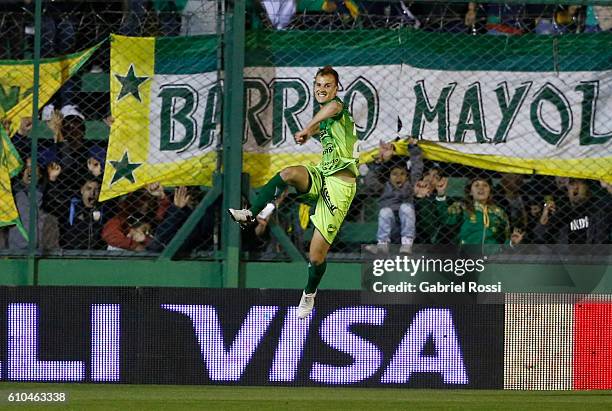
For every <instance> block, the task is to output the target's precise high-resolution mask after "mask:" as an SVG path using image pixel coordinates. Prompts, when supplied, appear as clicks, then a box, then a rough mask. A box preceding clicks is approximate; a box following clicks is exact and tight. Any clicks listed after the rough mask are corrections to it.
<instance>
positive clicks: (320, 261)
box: [309, 255, 325, 265]
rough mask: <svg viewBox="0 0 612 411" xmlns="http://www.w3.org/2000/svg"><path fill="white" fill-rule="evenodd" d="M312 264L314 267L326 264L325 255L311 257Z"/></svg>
mask: <svg viewBox="0 0 612 411" xmlns="http://www.w3.org/2000/svg"><path fill="white" fill-rule="evenodd" d="M309 260H310V264H312V265H321V264H323V263H324V262H325V256H323V255H310V257H309Z"/></svg>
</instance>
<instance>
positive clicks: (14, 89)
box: [0, 43, 102, 234]
mask: <svg viewBox="0 0 612 411" xmlns="http://www.w3.org/2000/svg"><path fill="white" fill-rule="evenodd" d="M100 44H102V43H100ZM100 44H97V45H96V46H93V47H91V48H89V49H87V50H84V51H81V52H79V53H74V54H70V55H67V56H63V57H58V58H53V59H44V60H41V64H40V83H39V84H40V86H39V91H38V108H41V107H42V106H43V105H45V104H46V103H47V101H48V100H49V99H50V98H51V97H52V96H53V95H54V94H55V93H56V92H57V91H58V90H59V89H60V87H61V86H62V85H63V84H64V83H65V82H66V80H68V79H69V78H70V77H71V76H72V75H73V74H74V73H76V72H77V71H78V70H79V69H80V68H81V67H82V66H83V64H85V62H87V60H88V59H89V57H91V55H92V54H93V53H94V52H95V51H96V50H97V49H98V47H100ZM33 88H34V65H33V62H32V61H31V60H23V61H15V60H0V119H2V120H5V121H7V122H8V127H9V133H10V135H13V133H15V132H16V131H17V129H18V128H19V123H20V121H21V119H22V118H23V117H31V116H32V103H33V94H32V92H33ZM0 129H1V130H0V141H1V144H0V226H4V225H12V224H17V225H18V226H19V228H20V231H21V232H22V234H24V233H25V232H24V231H23V229H22V228H23V227H21V223H20V220H19V214H18V212H17V209H16V207H15V201H14V199H13V194H12V190H11V178H12V177H14V176H16V175H17V174H18V173H19V171H20V170H21V167H22V165H23V163H22V160H21V159H20V158H19V155H18V153H17V151H16V150H15V147H14V146H13V144H12V143H11V141H10V139H9V135H7V133H6V131H5V129H4V127H0Z"/></svg>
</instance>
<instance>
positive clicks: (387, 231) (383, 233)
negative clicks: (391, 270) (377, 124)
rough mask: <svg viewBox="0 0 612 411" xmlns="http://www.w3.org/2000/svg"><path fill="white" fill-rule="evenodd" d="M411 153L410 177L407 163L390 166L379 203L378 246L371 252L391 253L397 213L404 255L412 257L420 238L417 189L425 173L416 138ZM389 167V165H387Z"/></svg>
mask: <svg viewBox="0 0 612 411" xmlns="http://www.w3.org/2000/svg"><path fill="white" fill-rule="evenodd" d="M408 152H409V154H410V177H408V169H407V168H406V163H405V162H403V161H400V160H396V161H393V160H392V161H391V165H390V166H388V170H389V174H388V175H389V177H388V180H387V182H386V183H385V185H384V189H383V192H382V194H381V196H380V198H379V200H378V204H379V207H380V209H379V212H378V231H377V234H376V240H377V241H378V244H376V245H374V244H371V245H368V246H366V250H367V251H369V252H374V253H376V252H383V253H386V252H388V251H389V244H390V243H391V240H392V233H393V231H394V227H396V224H397V219H396V214H397V215H398V216H399V222H400V235H401V247H400V250H399V251H400V253H407V254H410V253H411V252H412V244H413V243H414V238H415V235H416V215H415V211H414V187H415V185H416V183H417V181H419V179H420V178H421V175H422V173H423V158H422V151H421V149H420V148H419V147H418V146H417V145H416V140H415V139H410V140H409V142H408ZM385 166H386V165H385Z"/></svg>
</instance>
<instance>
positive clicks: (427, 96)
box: [245, 1, 612, 259]
mask: <svg viewBox="0 0 612 411" xmlns="http://www.w3.org/2000/svg"><path fill="white" fill-rule="evenodd" d="M608 13H609V8H605V7H602V6H595V7H593V6H588V7H586V6H584V7H576V6H558V5H551V4H548V5H527V6H525V5H518V4H497V3H496V4H468V3H444V2H435V3H434V2H351V1H335V2H334V1H319V2H315V1H313V2H305V1H304V2H298V4H297V7H296V8H291V7H289V6H288V4H287V3H283V2H275V1H269V2H265V1H264V2H262V3H261V7H259V8H256V10H255V13H254V15H253V16H252V18H251V20H250V24H251V26H250V27H251V28H252V30H251V31H249V33H248V35H247V54H246V56H247V66H248V67H247V69H246V74H245V77H246V86H245V87H246V97H247V102H246V105H247V130H246V134H247V142H246V144H245V151H246V152H247V153H250V152H251V151H257V150H258V149H259V150H261V147H265V148H266V149H265V150H266V152H267V153H270V152H272V153H274V154H272V155H268V156H265V157H264V158H265V160H263V159H262V160H260V161H259V162H258V161H257V157H249V160H250V161H252V162H254V164H250V165H249V164H248V163H247V165H246V171H248V172H251V180H252V181H253V182H254V185H259V184H263V183H264V181H263V180H262V179H258V178H257V177H253V176H254V175H256V176H261V175H262V174H266V173H265V172H263V171H268V172H269V173H268V174H266V176H269V175H270V174H271V173H272V172H274V171H278V170H280V169H281V168H282V167H284V166H287V165H295V164H300V163H301V164H305V163H309V162H310V163H316V162H318V160H319V157H318V155H319V154H320V153H319V152H320V150H321V148H320V145H318V143H313V144H312V145H311V147H309V148H304V147H298V146H295V145H294V144H293V141H292V139H291V136H292V134H293V133H295V132H296V131H298V130H299V128H300V127H301V126H304V125H305V124H306V122H307V121H308V120H309V119H310V118H311V117H312V115H313V113H314V112H315V111H316V107H315V106H316V104H315V102H314V98H313V95H312V81H313V77H314V74H315V72H316V70H317V69H318V68H320V67H322V66H324V65H327V64H330V65H332V66H334V67H335V68H336V69H337V71H338V72H339V74H340V82H341V90H340V92H339V96H340V97H341V98H342V99H343V100H344V102H345V103H346V105H347V106H349V108H350V110H351V111H352V113H353V116H354V118H355V122H356V124H357V132H358V135H359V139H360V146H361V147H360V148H361V155H360V160H361V165H360V176H359V177H358V188H357V194H356V196H355V198H354V200H353V203H352V205H351V208H350V211H349V213H348V215H347V217H346V219H345V221H344V224H343V226H342V228H341V230H340V232H339V234H338V236H337V237H336V240H335V243H334V245H333V246H332V249H331V254H330V256H331V258H332V259H334V258H336V259H346V258H349V259H350V258H356V257H358V256H359V250H360V245H362V244H372V245H374V247H370V249H371V250H374V251H376V250H378V251H384V250H386V249H387V245H386V244H388V243H396V244H399V243H405V244H411V243H414V244H480V243H489V242H491V243H507V242H510V241H511V239H512V240H515V241H518V240H519V239H520V240H522V241H521V243H522V244H536V243H538V244H542V243H546V244H551V243H591V244H592V243H609V242H610V233H611V231H610V217H609V216H610V204H611V202H610V198H611V197H610V194H611V193H612V189H611V187H610V185H609V179H610V171H609V170H610V169H609V164H610V163H609V157H610V145H609V138H610V132H611V131H612V117H611V116H610V114H609V113H610V112H611V111H610V108H612V106H611V103H612V102H611V99H610V95H609V94H608V95H607V96H605V97H604V96H603V93H608V92H609V90H610V83H609V78H610V77H609V76H610V71H609V70H610V53H609V50H610V48H609V44H610V33H609V32H602V31H609V29H610V27H609V24H610V23H609V14H608ZM274 29H277V30H276V31H273V30H274ZM281 29H282V30H281ZM600 32H601V33H600ZM578 73H579V74H578ZM589 81H590V83H589ZM586 84H591V86H586ZM595 84H598V85H597V86H595ZM585 86H586V87H587V88H588V87H601V88H600V89H599V90H598V91H596V92H595V93H598V95H599V99H598V100H597V102H596V103H593V101H592V100H590V98H591V97H589V96H592V95H593V94H592V93H593V91H591V92H586V94H584V93H583V91H582V90H585V89H584V88H583V87H585ZM604 89H605V90H608V91H606V92H604V91H603V90H604ZM591 90H594V89H591ZM553 94H554V95H556V96H558V98H557V97H552V95H553ZM544 95H547V96H549V97H551V99H550V100H549V99H548V97H544ZM513 98H514V100H512V99H513ZM585 99H586V100H585ZM542 100H547V102H543V101H542ZM553 100H555V101H557V103H553ZM561 100H563V103H561ZM264 101H265V103H264ZM511 101H514V103H511ZM585 101H586V102H585ZM500 104H501V105H502V106H500ZM512 104H516V105H515V106H514V107H515V109H516V110H512V109H510V111H506V110H508V109H509V107H510V106H511V105H512ZM591 104H596V105H597V106H598V108H597V109H596V116H598V118H595V117H592V113H593V111H590V110H591V109H589V108H588V107H594V106H591ZM552 106H555V107H557V109H555V108H553V107H552ZM561 106H563V107H565V108H561V109H559V107H561ZM281 111H282V113H283V114H280V112H281ZM511 111H512V112H513V114H510V112H511ZM502 112H505V113H506V114H503V113H502ZM563 113H565V114H563ZM570 113H571V114H570ZM419 116H420V117H419ZM564 116H566V117H564ZM589 116H591V117H590V120H586V117H589ZM570 117H571V118H570ZM562 118H565V120H563V119H562ZM585 121H587V122H588V121H590V122H591V123H590V124H591V125H590V127H591V129H590V131H591V132H594V130H599V131H597V132H594V133H593V134H590V136H592V137H593V138H594V139H596V140H588V139H589V137H587V136H586V135H587V134H588V133H589V132H588V131H586V127H588V126H587V125H586V124H587V123H585ZM581 122H582V123H581ZM563 130H565V131H566V132H567V134H563V133H564V131H563ZM569 130H572V131H571V132H570V131H569ZM579 130H581V131H579ZM553 135H556V136H557V137H553ZM595 135H597V137H595ZM410 137H413V138H415V139H418V140H419V144H418V147H420V150H419V149H417V148H416V145H414V148H413V145H409V144H408V140H409V138H410ZM569 139H572V140H573V141H574V143H573V144H569V145H568V144H566V143H568V141H569ZM513 140H514V141H517V140H518V141H520V143H514V144H503V143H511V142H512V141H513ZM543 140H546V142H545V143H543ZM587 140H588V141H589V142H587ZM446 141H448V142H456V143H460V144H461V145H462V146H463V147H465V150H464V152H465V153H478V155H476V156H474V157H470V158H466V157H462V156H454V155H450V154H449V153H448V152H447V153H445V154H440V153H437V152H436V147H434V146H432V144H431V143H434V142H435V143H436V146H439V145H440V144H441V143H443V142H446ZM578 141H580V143H578ZM411 142H412V141H411ZM591 143H593V145H590V144H591ZM595 144H597V145H599V147H600V148H601V150H602V151H599V153H598V154H595V151H598V149H595V151H591V150H590V149H592V148H594V147H595ZM442 145H444V146H445V147H446V148H455V147H456V146H455V147H454V146H453V144H442ZM485 145H486V146H487V147H486V148H483V147H482V146H485ZM564 145H565V146H566V149H561V148H560V147H562V146H564ZM551 146H555V147H556V148H555V149H551ZM587 147H588V148H587ZM585 150H586V151H585ZM587 151H589V152H590V154H586V152H587ZM315 153H316V154H315ZM579 153H580V154H579ZM480 154H486V155H488V156H491V157H490V160H491V161H480V160H482V158H478V157H479V155H480ZM247 155H248V154H247ZM311 155H312V157H311ZM588 156H592V157H593V158H592V159H588V160H586V159H584V158H583V159H582V160H572V159H577V158H578V157H588ZM287 157H289V159H288V158H287ZM291 157H295V159H293V160H292V159H291ZM460 157H461V158H460ZM510 157H512V158H515V160H509V158H510ZM298 158H299V159H300V160H297V159H298ZM516 158H518V159H521V158H523V159H526V158H531V159H533V161H525V162H524V163H523V164H521V162H520V161H516ZM605 158H607V159H605ZM254 170H258V172H254ZM536 170H537V175H536V174H535V172H536ZM396 174H400V175H399V176H397V175H396ZM542 174H547V175H542ZM570 177H573V178H571V179H570ZM476 180H479V181H482V184H481V183H479V182H478V181H476ZM404 181H405V182H404ZM475 181H476V182H475ZM606 181H607V182H606ZM402 184H403V186H402ZM483 184H484V185H486V186H487V187H484V188H482V187H481V185H483ZM393 185H395V187H394V186H393ZM400 186H402V187H403V188H399V187H400ZM477 190H480V191H483V192H482V193H480V192H476V191H477ZM485 191H486V193H490V198H489V199H488V200H487V201H482V202H480V203H478V202H476V204H475V203H474V198H475V197H474V196H483V195H484V193H485ZM313 213H314V208H313V207H310V206H308V205H305V204H303V203H302V202H301V201H300V196H299V193H295V192H293V191H290V194H289V196H288V197H287V198H286V199H285V200H284V201H283V203H282V205H281V206H280V207H279V216H278V219H279V220H280V221H281V223H280V224H281V225H282V226H283V227H284V228H285V231H286V232H287V233H288V234H289V236H290V238H291V240H292V241H293V243H294V244H295V245H296V247H297V248H298V249H300V250H301V251H303V252H305V251H306V250H307V247H308V240H309V239H310V238H311V236H312V231H313V225H312V222H310V221H309V220H308V216H309V215H312V214H313ZM376 244H379V246H376ZM407 249H410V247H407Z"/></svg>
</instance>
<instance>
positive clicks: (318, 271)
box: [305, 261, 327, 294]
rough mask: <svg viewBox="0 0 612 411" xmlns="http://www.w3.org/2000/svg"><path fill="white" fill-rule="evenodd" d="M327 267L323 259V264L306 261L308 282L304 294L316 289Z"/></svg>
mask: <svg viewBox="0 0 612 411" xmlns="http://www.w3.org/2000/svg"><path fill="white" fill-rule="evenodd" d="M326 268H327V261H323V264H319V265H314V264H312V263H308V284H306V289H305V291H306V294H312V293H314V292H315V291H317V287H318V286H319V283H320V282H321V278H323V274H325V269H326Z"/></svg>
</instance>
